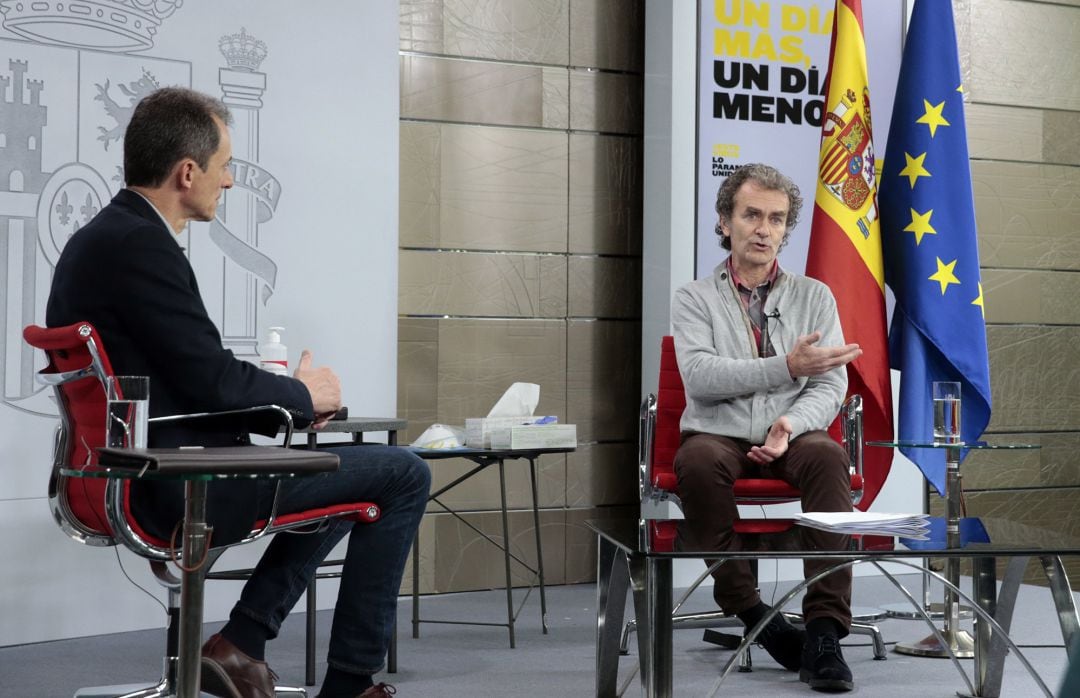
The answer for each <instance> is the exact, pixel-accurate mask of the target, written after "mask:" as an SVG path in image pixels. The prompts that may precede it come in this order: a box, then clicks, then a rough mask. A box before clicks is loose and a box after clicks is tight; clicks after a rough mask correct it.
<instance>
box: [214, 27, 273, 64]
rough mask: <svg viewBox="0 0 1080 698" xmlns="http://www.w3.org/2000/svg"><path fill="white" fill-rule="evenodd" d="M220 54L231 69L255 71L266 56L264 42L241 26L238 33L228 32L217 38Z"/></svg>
mask: <svg viewBox="0 0 1080 698" xmlns="http://www.w3.org/2000/svg"><path fill="white" fill-rule="evenodd" d="M218 48H219V49H220V50H221V55H223V56H225V62H226V63H228V64H229V67H230V68H232V69H233V70H246V71H250V72H255V71H256V70H258V69H259V64H260V63H262V62H263V59H264V58H266V42H264V41H261V40H259V39H256V38H255V37H254V36H252V35H251V34H248V33H247V30H245V29H244V28H243V27H241V28H240V33H239V34H228V35H226V36H223V37H221V39H220V40H218Z"/></svg>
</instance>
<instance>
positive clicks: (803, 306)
mask: <svg viewBox="0 0 1080 698" xmlns="http://www.w3.org/2000/svg"><path fill="white" fill-rule="evenodd" d="M774 311H779V312H780V316H779V317H778V318H770V319H769V320H768V329H769V333H770V334H769V338H770V340H771V342H772V346H773V348H774V349H775V351H776V356H772V357H769V358H766V359H763V358H760V357H759V355H758V351H757V347H756V346H755V344H754V333H753V329H752V326H751V325H750V318H749V316H748V315H747V314H746V309H745V308H744V307H743V304H742V301H741V299H740V298H739V293H738V290H737V289H736V288H735V284H734V282H733V281H732V280H731V278H730V274H728V272H727V265H726V263H721V264H720V265H719V266H718V267H716V269H715V270H713V274H712V276H710V277H708V278H705V279H699V280H697V281H692V282H690V283H688V284H686V285H685V286H683V287H682V288H680V289H679V290H677V291H676V292H675V298H674V300H673V301H672V304H671V323H672V327H673V330H674V335H675V352H676V356H677V357H678V360H679V372H680V373H681V374H682V379H683V384H684V385H685V386H686V411H685V412H683V416H682V422H681V425H680V426H681V428H682V430H683V431H699V432H705V433H711V434H719V435H721V436H729V437H732V438H737V439H745V440H747V441H749V442H750V443H755V444H760V443H763V442H764V441H765V435H766V434H767V433H768V430H769V427H770V426H771V425H772V424H773V422H775V421H776V420H777V419H778V418H779V417H781V416H783V415H787V417H788V418H789V419H790V420H791V426H792V428H793V432H792V435H791V437H792V438H795V437H797V436H799V435H800V434H803V433H805V432H807V431H813V430H816V429H826V428H828V426H829V424H831V423H832V421H833V419H835V417H836V414H837V412H838V411H839V410H840V405H841V403H842V402H843V400H844V394H845V393H846V392H847V370H846V369H845V368H844V367H839V368H835V369H833V370H831V371H829V372H827V373H824V374H822V375H820V376H813V377H810V378H806V377H800V378H797V379H795V380H792V378H791V375H790V374H789V373H788V369H787V358H786V355H787V353H788V352H789V351H791V348H792V347H793V346H794V345H795V342H796V340H797V339H798V337H799V336H801V335H807V334H810V333H811V332H814V331H815V330H820V331H821V333H822V338H821V341H820V342H818V346H837V345H842V344H844V336H843V332H842V331H841V329H840V317H839V315H838V314H837V312H836V300H835V299H834V298H833V295H832V292H831V291H830V290H829V287H828V286H826V285H825V284H823V283H821V282H820V281H817V280H816V279H810V278H807V277H805V276H799V275H797V274H791V273H788V272H785V271H783V270H780V272H779V274H778V275H777V278H776V281H775V282H774V284H773V287H772V290H771V291H770V292H769V297H768V300H767V301H766V305H765V312H766V314H769V313H773V312H774Z"/></svg>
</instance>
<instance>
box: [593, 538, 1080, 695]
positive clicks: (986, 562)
mask: <svg viewBox="0 0 1080 698" xmlns="http://www.w3.org/2000/svg"><path fill="white" fill-rule="evenodd" d="M978 521H979V526H978V528H979V530H980V531H981V533H980V534H979V535H972V536H964V537H960V536H957V537H956V538H957V539H956V540H952V538H951V537H950V538H949V539H948V540H946V539H942V540H936V541H935V540H929V541H922V542H920V543H919V544H918V545H914V544H913V545H912V547H910V548H909V547H906V546H901V545H895V544H894V543H893V542H892V540H891V539H884V540H887V541H888V543H881V544H876V545H869V546H868V547H863V548H860V549H842V550H823V549H808V546H806V547H800V545H799V544H798V542H795V543H793V542H792V538H791V536H792V535H794V536H795V539H796V541H797V540H798V538H800V536H799V531H801V530H802V528H801V527H799V526H795V527H794V529H792V531H793V533H792V532H789V533H786V534H783V535H785V536H786V539H785V540H784V541H783V542H782V544H779V545H777V546H776V547H777V548H778V549H769V546H768V545H767V544H766V545H763V546H761V549H758V550H755V551H741V552H739V553H738V554H737V555H726V556H724V555H721V556H720V557H723V558H724V559H803V558H806V557H820V558H828V559H832V560H833V561H834V562H835V564H834V565H832V566H831V567H830V568H829V569H827V570H826V571H825V572H822V573H821V574H820V575H818V577H815V578H812V579H810V580H807V581H806V582H803V583H801V584H799V585H798V586H796V587H795V588H794V589H792V590H791V591H790V592H789V593H788V594H786V595H785V596H784V597H783V598H782V599H781V600H780V601H778V602H777V604H776V605H775V609H776V611H777V612H779V611H780V610H781V609H783V607H784V606H785V604H787V603H788V602H789V601H790V600H791V599H793V598H794V597H795V596H796V595H797V594H798V593H799V592H801V591H802V590H803V589H805V587H806V586H807V584H808V583H810V582H813V581H816V579H817V578H819V577H822V576H825V575H826V574H828V573H830V572H832V571H834V570H836V569H839V568H841V567H844V566H851V565H856V564H872V565H875V566H877V567H878V568H879V569H880V570H881V572H882V574H883V575H884V576H885V577H887V578H888V579H889V580H890V581H891V582H892V583H893V584H894V585H895V586H896V587H897V589H898V590H899V591H900V592H901V593H902V594H903V595H904V597H905V598H907V600H908V601H909V602H910V603H911V604H912V605H913V607H915V608H917V609H921V608H922V606H921V603H920V601H921V600H918V599H915V598H914V597H913V596H912V595H911V594H910V593H909V592H908V591H907V590H906V589H904V588H903V586H901V585H900V583H899V582H898V581H896V579H895V577H893V575H892V574H890V573H889V572H888V570H886V569H883V568H882V567H881V563H883V562H890V563H894V564H896V565H900V566H906V567H910V568H912V569H914V570H916V571H918V572H919V573H921V574H924V575H932V576H933V577H934V578H936V579H938V580H939V581H940V582H942V583H943V584H945V585H946V588H950V587H951V589H950V590H951V592H952V593H954V594H955V595H956V596H957V597H958V598H960V599H962V600H963V601H964V602H966V603H968V604H969V605H971V607H972V609H973V611H974V613H975V616H976V626H975V628H976V632H975V638H974V652H975V667H974V672H973V674H974V676H973V677H972V678H969V677H968V675H967V673H966V672H965V671H964V668H963V667H962V666H961V665H960V663H959V661H957V659H956V658H955V656H953V657H952V661H953V663H954V665H955V666H956V668H957V670H958V672H959V673H960V675H961V677H962V678H963V681H964V683H965V686H964V687H963V690H962V692H961V695H969V696H980V697H985V698H997V697H998V696H999V695H1000V689H1001V677H1002V672H1003V669H1004V661H1005V654H1006V652H1007V651H1011V652H1012V653H1013V656H1015V657H1017V658H1018V659H1019V660H1020V661H1021V663H1022V664H1023V665H1024V666H1025V667H1026V668H1027V671H1028V672H1029V673H1030V674H1031V676H1032V677H1033V679H1034V681H1035V683H1036V684H1037V685H1038V686H1039V687H1040V689H1041V690H1042V692H1043V693H1044V694H1045V695H1046V696H1051V698H1052V696H1053V693H1052V691H1051V690H1050V689H1049V688H1047V686H1046V684H1045V682H1044V681H1043V680H1042V678H1041V677H1039V676H1038V675H1037V673H1036V672H1035V671H1034V669H1033V668H1032V666H1031V664H1030V663H1029V662H1028V661H1027V659H1026V658H1025V657H1024V656H1023V653H1022V652H1021V651H1020V649H1019V648H1018V647H1017V646H1016V645H1015V643H1013V641H1012V640H1011V639H1010V638H1009V636H1008V632H1009V629H1010V626H1011V621H1012V613H1013V609H1014V607H1015V602H1016V596H1017V593H1018V591H1019V587H1020V580H1021V578H1022V576H1023V570H1024V567H1025V566H1026V564H1027V561H1028V559H1029V558H1030V557H1032V556H1034V557H1038V558H1040V560H1041V561H1042V562H1043V568H1044V570H1045V571H1046V572H1047V578H1048V581H1049V583H1050V587H1051V590H1052V594H1053V600H1054V604H1055V607H1056V610H1057V615H1058V618H1059V621H1060V625H1061V632H1062V637H1063V638H1064V641H1065V646H1066V647H1068V646H1070V645H1071V642H1072V639H1073V637H1074V636H1075V635H1076V634H1077V633H1078V632H1080V619H1078V616H1077V609H1076V605H1075V602H1074V599H1073V595H1072V590H1071V589H1070V587H1069V582H1068V579H1067V578H1066V576H1065V574H1064V570H1063V568H1062V565H1061V560H1060V558H1061V556H1065V555H1080V538H1077V537H1074V536H1071V535H1069V534H1067V533H1064V532H1062V531H1050V530H1043V529H1040V528H1036V527H1033V526H1029V525H1026V524H1022V523H1017V522H1011V521H1008V520H1003V519H991V518H985V519H980V520H978ZM647 523H648V522H644V523H642V522H639V521H636V520H597V521H589V522H587V525H588V526H589V527H590V528H591V529H592V530H593V531H594V532H595V533H596V534H597V540H598V557H599V562H598V568H597V609H596V613H597V618H596V695H597V696H598V697H599V698H610V697H612V696H615V695H616V693H617V688H618V686H617V684H618V676H617V674H618V656H619V639H620V634H621V630H622V627H623V615H624V609H625V605H626V594H627V592H628V591H631V590H632V592H633V600H634V609H635V614H636V616H637V628H638V661H639V666H640V674H641V683H642V689H643V693H644V695H646V696H648V697H649V698H669V697H670V696H672V695H674V693H673V678H674V677H673V661H672V660H673V654H672V652H673V650H672V614H671V612H672V600H673V599H672V594H673V589H672V563H673V561H674V560H678V559H705V558H709V559H712V560H715V559H717V558H718V554H717V553H716V552H715V551H703V550H676V551H672V552H659V551H656V550H653V549H651V546H650V545H649V540H648V528H647ZM946 524H947V522H942V527H945V525H946ZM873 540H882V539H873ZM927 556H933V557H943V558H945V559H946V560H953V559H955V560H957V561H959V560H961V559H964V558H967V559H970V560H971V562H972V565H973V575H972V577H973V587H974V589H973V593H972V594H971V595H970V596H969V595H967V594H965V593H964V592H962V591H961V590H960V589H959V588H957V586H956V585H955V584H952V583H950V582H949V581H948V580H947V579H945V578H944V577H942V576H940V575H938V574H936V573H935V572H932V571H929V570H926V569H924V567H923V566H922V564H921V562H922V560H921V559H922V558H924V557H927ZM999 558H1005V559H1007V560H1008V565H1007V567H1006V572H1005V575H1004V578H1003V580H1002V585H1001V589H1000V591H999V589H998V586H997V581H998V580H997V569H996V562H997V560H998V559H999ZM922 617H923V618H924V620H925V621H926V623H927V624H928V625H929V627H930V628H931V630H932V631H933V632H934V633H935V634H936V635H937V636H938V639H939V641H941V642H942V643H943V644H947V643H945V642H944V638H943V637H941V633H940V631H938V630H937V628H936V627H935V626H934V624H933V622H932V621H931V619H930V618H929V617H928V616H926V614H925V613H923V614H922ZM768 620H769V618H765V619H764V620H763V621H762V623H761V624H760V625H759V626H758V627H756V628H753V629H750V630H749V631H748V633H747V635H746V637H745V638H744V639H743V643H742V645H741V646H740V648H739V650H737V651H736V652H733V653H732V657H731V659H730V660H729V661H728V663H727V665H726V666H725V669H724V671H723V673H722V674H721V676H720V677H719V678H718V679H717V682H716V684H715V685H714V693H715V692H716V691H717V690H718V689H719V687H720V684H721V682H722V681H723V680H724V678H725V677H726V676H727V674H728V673H729V672H730V671H731V669H732V667H733V666H734V665H735V663H736V658H737V657H738V655H739V653H740V652H741V651H742V649H744V648H745V647H746V646H747V645H749V643H750V642H753V640H754V638H755V637H756V636H757V632H758V631H759V629H760V627H763V625H764V624H765V623H767V622H768Z"/></svg>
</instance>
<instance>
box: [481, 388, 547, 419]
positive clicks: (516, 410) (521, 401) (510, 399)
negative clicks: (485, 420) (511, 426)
mask: <svg viewBox="0 0 1080 698" xmlns="http://www.w3.org/2000/svg"><path fill="white" fill-rule="evenodd" d="M539 402H540V386H539V385H537V384H536V383H514V384H513V385H511V386H510V387H509V388H507V389H506V392H505V393H503V394H502V397H500V398H499V401H498V402H496V403H495V406H494V407H492V408H491V411H490V412H488V415H487V416H488V417H489V418H490V417H531V416H532V414H533V412H535V411H536V405H537V404H539Z"/></svg>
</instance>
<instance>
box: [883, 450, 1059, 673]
mask: <svg viewBox="0 0 1080 698" xmlns="http://www.w3.org/2000/svg"><path fill="white" fill-rule="evenodd" d="M866 445H867V446H876V447H881V448H929V449H940V450H944V451H945V493H944V494H945V543H946V545H947V546H948V547H951V548H955V547H959V545H960V508H961V507H960V495H961V492H962V488H961V485H960V482H961V480H960V457H961V453H962V452H963V451H965V450H1025V449H1036V448H1041V446H1039V445H1038V444H1021V443H988V442H986V441H972V442H970V443H965V442H963V441H955V442H945V441H913V440H904V439H901V440H895V441H867V442H866ZM945 578H946V579H947V580H948V581H949V583H950V584H951V585H953V586H954V587H955V586H959V584H960V559H959V558H957V557H949V558H946V560H945ZM925 579H926V578H925V577H924V578H923V580H924V582H923V583H924V584H925V583H926V582H925ZM969 613H970V611H969ZM962 614H963V609H961V606H960V599H959V598H958V597H957V595H956V592H955V591H954V590H952V589H950V588H949V587H946V588H945V603H944V604H943V606H942V607H941V615H942V623H943V624H942V630H941V636H942V637H943V638H944V639H945V641H946V642H947V643H948V647H946V646H944V645H942V644H941V642H940V641H939V640H938V638H937V636H936V635H934V634H931V635H928V636H927V637H925V638H923V639H922V640H918V641H917V642H902V643H897V644H896V651H897V652H899V653H900V654H909V655H915V656H919V657H948V656H949V655H950V653H952V655H954V656H956V657H961V658H971V657H974V656H975V641H974V639H972V637H971V635H970V633H968V632H967V631H966V630H963V629H962V628H961V627H960V618H961V615H962Z"/></svg>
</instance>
